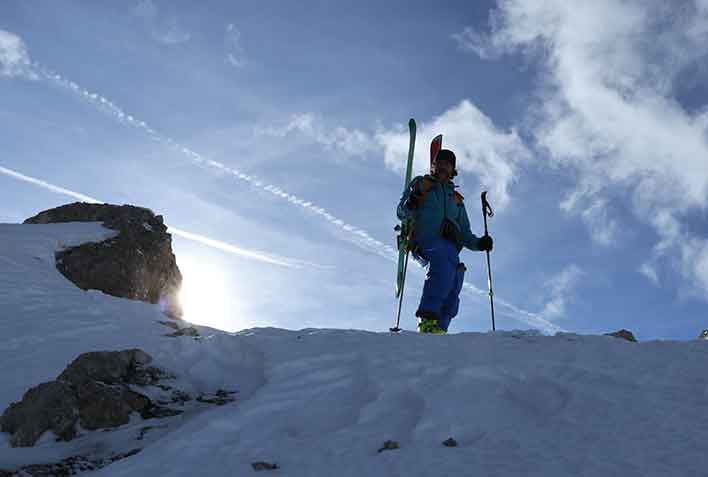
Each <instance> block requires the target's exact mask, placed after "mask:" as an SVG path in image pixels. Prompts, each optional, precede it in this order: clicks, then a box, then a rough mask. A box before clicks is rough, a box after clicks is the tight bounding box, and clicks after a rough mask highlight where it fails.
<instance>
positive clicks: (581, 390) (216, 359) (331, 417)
mask: <svg viewBox="0 0 708 477" xmlns="http://www.w3.org/2000/svg"><path fill="white" fill-rule="evenodd" d="M110 233H111V232H110V231H107V230H106V229H103V228H102V227H100V226H99V225H97V224H74V223H71V224H55V225H0V270H1V271H2V273H0V361H1V362H2V363H3V366H2V368H0V409H4V408H6V407H7V406H8V405H9V404H10V403H11V402H13V401H17V400H19V399H20V398H21V396H22V394H23V393H24V391H25V390H27V389H28V388H29V387H32V386H35V385H37V384H39V383H40V382H43V381H49V380H51V379H53V378H54V377H55V376H56V375H57V374H58V373H59V372H61V370H62V369H63V368H64V367H66V365H67V364H68V363H70V362H71V361H72V360H73V359H74V358H75V357H76V356H77V355H78V354H79V353H82V352H86V351H94V350H118V349H125V348H140V349H143V350H145V351H146V352H148V353H150V355H152V356H153V357H154V358H155V364H156V365H159V366H160V367H163V368H165V369H168V370H170V371H171V372H173V373H175V375H176V381H177V382H179V385H180V386H181V388H183V389H185V390H187V392H193V393H199V392H214V391H215V390H217V389H236V390H238V395H237V399H236V401H235V402H233V403H229V404H225V405H223V406H219V407H214V406H211V407H204V408H189V407H187V412H185V413H183V414H182V415H180V416H175V417H173V418H170V419H167V420H161V421H155V422H152V420H148V421H143V420H142V419H140V417H138V416H136V417H135V419H131V422H130V423H129V424H126V425H125V426H122V427H120V428H118V429H117V430H115V431H112V432H100V431H92V432H89V431H86V430H82V429H80V430H79V436H78V438H76V439H74V440H72V441H70V442H55V441H54V439H53V436H51V433H45V435H44V436H43V437H42V438H41V439H40V441H39V442H38V444H37V445H36V446H35V447H33V448H27V449H14V448H10V446H9V442H8V439H7V437H6V435H4V434H0V469H7V470H12V469H17V468H19V467H21V466H24V465H27V464H30V463H33V464H38V463H49V462H55V461H58V460H61V459H65V458H66V457H68V456H75V455H91V454H100V453H103V454H106V453H107V452H108V451H109V450H113V451H115V452H123V453H125V455H126V456H127V457H125V458H122V459H120V460H117V461H116V462H115V463H113V464H111V465H109V466H107V467H104V468H103V469H101V470H100V471H99V473H100V475H102V476H106V475H107V476H129V475H130V476H133V475H171V476H181V475H184V476H187V475H190V476H191V475H204V476H211V475H213V476H220V475H249V474H250V473H252V472H254V468H255V467H254V466H253V465H252V464H254V463H257V462H262V463H272V464H276V465H277V466H278V467H279V469H278V470H275V471H274V472H275V473H276V474H277V475H288V476H330V475H338V476H357V477H358V476H360V475H369V476H372V477H373V476H390V475H402V476H403V475H405V476H407V477H408V476H431V475H435V476H446V475H449V476H453V475H454V476H460V475H502V476H507V475H520V476H521V475H523V476H530V475H537V476H567V475H586V476H598V475H602V476H614V475H616V476H620V475H621V476H652V475H656V476H660V475H661V476H665V475H673V476H681V475H706V469H708V456H707V455H706V453H705V442H706V441H707V440H708V374H707V373H706V372H705V370H706V366H707V365H708V342H706V341H699V340H696V341H692V342H662V341H656V342H646V343H630V342H628V341H625V340H621V339H617V338H613V337H609V336H579V335H574V334H557V335H555V336H543V335H540V334H538V333H534V332H523V331H513V332H497V333H496V334H491V333H490V334H479V333H462V334H452V335H445V336H439V335H418V334H415V333H408V332H404V333H402V334H400V335H391V334H387V333H371V332H366V331H358V330H318V329H307V330H299V331H294V330H282V329H273V328H268V329H252V330H244V331H241V332H239V333H233V334H230V333H225V332H221V331H218V330H214V329H210V328H204V327H197V328H198V330H199V333H200V336H199V337H198V338H197V339H195V338H194V337H190V336H176V337H169V336H166V334H167V332H168V331H171V330H169V329H167V328H166V327H165V326H164V325H163V324H162V323H160V322H161V321H163V320H164V316H163V315H162V314H161V313H160V311H159V309H158V307H157V306H155V305H149V304H146V303H141V302H134V301H129V300H125V299H119V298H115V297H110V296H107V295H103V294H101V293H100V292H93V291H88V292H84V291H82V290H80V289H78V288H76V287H74V286H73V285H72V284H71V283H70V282H68V281H67V280H66V279H65V278H64V277H62V276H61V275H60V274H59V272H58V271H57V270H56V268H55V265H54V253H55V251H56V250H57V249H58V248H61V247H65V246H69V245H74V244H77V243H83V242H87V241H100V240H103V239H105V238H106V237H107V236H108V235H109V234H110ZM284 306H287V304H284ZM146 427H148V428H149V429H148V430H145V429H146ZM146 436H147V437H146ZM150 436H153V437H150ZM450 437H452V438H453V439H454V440H455V441H456V442H457V444H458V445H457V446H456V447H448V446H445V445H443V444H442V443H443V441H445V440H447V439H448V438H450ZM386 441H391V442H394V443H395V444H396V445H393V444H391V443H387V444H384V443H385V442H386ZM135 448H141V449H142V450H141V451H140V452H138V453H130V452H126V451H127V450H130V449H135ZM381 449H383V450H382V451H381V452H379V450H381ZM259 468H263V469H267V468H268V467H267V466H266V465H265V464H264V465H262V466H260V467H259ZM266 472H267V471H266Z"/></svg>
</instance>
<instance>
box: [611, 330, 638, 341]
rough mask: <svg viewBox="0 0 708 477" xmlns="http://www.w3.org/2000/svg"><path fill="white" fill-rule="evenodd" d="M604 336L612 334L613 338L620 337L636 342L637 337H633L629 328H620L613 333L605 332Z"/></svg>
mask: <svg viewBox="0 0 708 477" xmlns="http://www.w3.org/2000/svg"><path fill="white" fill-rule="evenodd" d="M605 335H606V336H614V337H615V338H621V339H623V340H627V341H631V342H632V343H636V342H637V338H635V337H634V333H632V332H631V331H629V330H625V329H621V330H619V331H615V332H613V333H605Z"/></svg>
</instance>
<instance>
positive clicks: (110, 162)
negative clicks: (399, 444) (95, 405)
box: [0, 0, 708, 340]
mask: <svg viewBox="0 0 708 477" xmlns="http://www.w3.org/2000/svg"><path fill="white" fill-rule="evenodd" d="M256 3H257V4H256ZM707 59H708V2H707V1H706V0H694V1H684V2H672V4H671V5H670V6H667V5H666V3H665V2H660V1H636V0H628V1H620V0H603V1H597V2H592V3H587V2H585V3H584V4H581V3H579V2H572V3H571V2H565V1H561V0H556V1H552V0H544V1H540V0H539V1H536V0H524V1H521V0H499V1H489V2H484V1H479V2H464V1H459V2H458V1H450V2H445V4H444V6H437V7H436V8H431V6H430V3H429V2H422V1H406V2H403V1H390V2H385V4H384V5H381V4H380V2H377V3H376V4H375V5H374V4H369V3H368V2H357V3H356V4H352V3H351V2H325V1H307V0H305V1H302V2H297V4H295V3H292V2H269V1H264V2H236V1H230V2H226V1H214V2H209V3H208V5H207V4H195V3H194V2H186V1H175V2H166V1H159V0H140V1H125V2H109V1H91V2H88V1H69V0H56V1H53V2H40V1H36V0H26V1H20V0H7V1H4V2H2V4H1V5H0V125H1V127H0V151H1V154H0V222H9V223H15V222H21V221H22V220H24V219H25V218H27V217H29V216H32V215H34V214H36V213H37V212H39V211H40V210H44V209H47V208H51V207H55V206H58V205H61V204H64V203H67V202H72V201H75V200H89V201H91V200H95V201H105V202H110V203H119V204H122V203H130V204H134V205H140V206H144V207H149V208H151V209H152V210H154V211H155V212H156V213H158V214H162V215H163V216H164V217H165V222H166V223H167V224H168V225H170V227H171V230H172V232H173V234H174V241H173V245H174V251H175V254H176V256H177V261H178V264H179V265H180V267H181V269H182V271H183V273H184V275H185V289H189V290H190V293H189V297H190V300H189V302H190V307H189V310H188V316H187V319H191V320H194V321H197V322H198V321H199V320H200V316H201V317H202V318H201V319H205V318H203V317H206V316H208V317H209V318H208V322H205V323H204V324H209V325H211V326H215V327H220V328H223V329H228V330H239V329H243V328H246V327H253V326H277V327H284V328H291V329H299V328H305V327H326V328H356V329H366V330H373V331H384V330H387V329H388V328H389V327H390V326H392V325H393V322H394V319H395V311H396V300H395V298H394V296H393V294H394V284H395V283H394V282H395V268H396V264H395V261H396V252H395V249H394V247H395V235H394V232H393V227H394V226H395V225H396V222H397V219H396V216H395V208H396V205H397V202H398V199H399V198H400V195H401V191H402V189H403V173H404V171H403V169H404V166H405V158H406V154H407V147H408V131H407V122H408V119H409V118H410V117H414V118H416V120H417V122H418V139H417V143H416V161H415V165H414V166H415V167H414V172H415V174H422V173H426V172H427V166H428V164H427V162H428V159H427V157H426V150H427V149H428V144H429V141H430V140H431V139H432V138H433V137H434V136H435V135H437V134H443V135H444V139H443V142H444V146H445V147H448V148H451V149H452V150H454V151H455V153H456V154H457V157H458V169H459V172H460V174H459V176H458V177H457V178H456V183H457V184H458V185H459V186H460V187H459V191H460V192H461V193H462V194H463V195H464V196H465V197H466V199H465V203H466V206H467V210H468V214H469V216H470V221H471V223H472V228H473V232H475V233H477V234H478V235H479V234H481V233H482V231H483V225H482V214H481V205H480V202H479V194H480V192H481V191H483V190H488V191H489V196H488V198H489V201H490V203H491V204H492V207H493V208H494V209H495V212H496V214H495V216H494V217H493V218H491V219H490V223H489V228H490V234H491V235H492V236H493V237H494V240H495V249H494V251H493V252H492V254H491V265H492V272H493V276H494V290H495V309H496V312H497V316H496V324H497V328H498V329H520V328H521V329H528V328H535V329H539V330H541V331H543V332H544V333H553V332H556V331H569V332H576V333H603V332H609V331H614V330H617V329H620V328H628V329H631V330H632V331H633V332H634V333H635V334H636V335H637V337H638V338H639V339H640V340H641V339H692V338H695V337H696V336H697V335H698V334H699V332H700V331H701V330H702V329H704V328H708V309H707V306H706V305H707V302H708V233H707V231H708V216H707V215H706V204H707V203H708V107H707V105H708V87H706V85H708V81H706V80H707V79H708V68H706V66H705V65H708V62H707V61H706V60H707ZM461 258H462V260H463V261H464V262H465V263H466V264H467V266H468V267H467V268H468V272H467V274H466V285H465V289H464V291H463V296H462V304H461V308H460V314H459V316H458V317H457V318H456V319H455V321H454V322H453V324H452V325H451V331H454V332H461V331H484V330H488V329H489V328H490V311H489V301H488V296H487V294H486V289H487V278H486V274H487V272H486V262H485V258H484V255H483V254H481V253H478V252H470V251H465V252H463V253H462V257H461ZM424 277H425V271H424V270H422V269H420V268H418V267H416V266H413V267H412V268H410V269H409V276H408V281H407V284H406V293H405V297H404V306H403V318H402V326H403V327H404V328H406V329H414V328H415V320H414V318H413V314H414V312H415V309H416V307H417V304H418V300H419V297H420V293H421V290H422V283H423V280H424Z"/></svg>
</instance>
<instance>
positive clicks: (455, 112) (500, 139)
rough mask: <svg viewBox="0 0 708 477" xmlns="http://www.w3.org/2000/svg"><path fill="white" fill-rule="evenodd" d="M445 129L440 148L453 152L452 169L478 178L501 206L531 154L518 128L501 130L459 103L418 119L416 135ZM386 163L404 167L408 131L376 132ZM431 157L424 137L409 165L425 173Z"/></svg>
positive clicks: (431, 134)
mask: <svg viewBox="0 0 708 477" xmlns="http://www.w3.org/2000/svg"><path fill="white" fill-rule="evenodd" d="M441 132H444V133H445V137H444V140H443V143H444V145H445V147H447V148H450V149H452V150H453V151H455V154H456V156H457V168H458V169H459V170H460V171H461V172H468V173H471V174H474V175H475V176H476V177H478V179H479V181H480V183H481V186H482V187H483V188H484V189H486V190H489V191H490V196H491V197H493V198H494V201H495V204H496V207H497V208H498V209H499V210H502V209H504V208H505V207H506V206H507V205H508V204H509V203H510V201H511V193H510V189H511V186H512V185H513V184H514V182H516V181H517V180H518V179H519V176H520V166H521V165H522V164H523V163H524V162H526V161H529V160H530V159H531V158H532V154H531V152H530V151H529V149H528V148H527V147H526V145H525V144H524V142H523V141H522V139H521V138H520V137H519V135H518V134H517V132H516V131H515V130H514V129H512V130H510V131H508V132H507V131H503V130H501V129H500V128H498V127H497V126H496V125H495V124H494V123H493V122H492V120H491V119H490V118H489V117H488V116H486V115H485V114H484V113H483V112H482V111H480V110H479V109H478V108H477V107H476V106H475V105H474V104H473V103H472V102H470V101H468V100H463V101H461V102H460V103H459V104H458V105H456V106H454V107H452V108H450V109H448V110H447V111H445V112H443V113H442V114H441V115H440V116H437V117H435V118H433V119H432V120H431V121H428V122H425V123H421V124H420V125H419V127H418V137H420V138H430V139H432V138H433V137H435V136H437V135H438V134H440V133H441ZM377 139H378V142H379V143H380V144H381V145H383V147H384V153H385V158H384V159H385V161H386V164H387V165H388V166H389V167H390V168H391V169H393V170H397V171H402V170H403V169H404V168H405V163H406V161H405V158H406V155H407V153H408V133H407V129H404V127H403V126H401V127H400V128H399V129H398V130H388V131H380V132H379V133H378V134H377ZM429 163H430V155H429V150H428V144H427V141H426V140H425V139H423V140H421V141H419V142H418V147H417V148H416V154H415V164H414V168H415V170H416V171H418V173H426V172H427V171H428V168H429Z"/></svg>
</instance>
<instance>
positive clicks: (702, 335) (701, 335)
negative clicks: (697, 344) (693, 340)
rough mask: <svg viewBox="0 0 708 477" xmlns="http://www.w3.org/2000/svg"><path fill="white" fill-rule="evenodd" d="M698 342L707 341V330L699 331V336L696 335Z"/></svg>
mask: <svg viewBox="0 0 708 477" xmlns="http://www.w3.org/2000/svg"><path fill="white" fill-rule="evenodd" d="M698 339H699V340H708V330H703V331H701V334H700V335H698Z"/></svg>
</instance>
